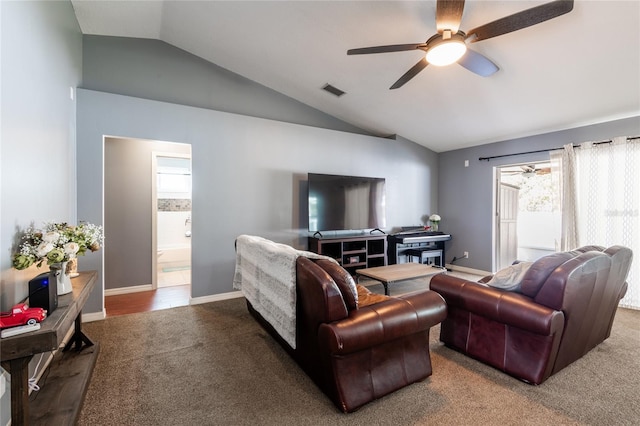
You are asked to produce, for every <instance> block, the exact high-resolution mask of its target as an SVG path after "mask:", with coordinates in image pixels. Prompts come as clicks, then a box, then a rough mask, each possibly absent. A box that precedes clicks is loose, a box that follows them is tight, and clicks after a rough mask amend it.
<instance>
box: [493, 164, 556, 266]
mask: <svg viewBox="0 0 640 426" xmlns="http://www.w3.org/2000/svg"><path fill="white" fill-rule="evenodd" d="M555 191H556V190H555V188H554V186H553V181H552V178H551V164H550V162H548V161H547V162H537V163H526V164H514V165H509V166H502V167H496V206H495V221H496V222H495V228H494V229H495V241H496V251H495V253H494V268H495V269H494V270H496V271H498V270H500V269H503V268H505V267H507V266H509V265H511V264H512V263H513V262H514V261H515V260H520V261H529V262H532V261H535V260H537V259H539V258H540V257H542V256H545V255H547V254H550V253H553V252H555V251H558V250H559V247H560V223H561V212H558V211H554V209H553V198H554V193H555Z"/></svg>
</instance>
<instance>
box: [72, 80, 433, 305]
mask: <svg viewBox="0 0 640 426" xmlns="http://www.w3.org/2000/svg"><path fill="white" fill-rule="evenodd" d="M103 135H112V136H113V135H115V136H126V137H129V138H141V139H151V140H162V141H169V142H181V143H188V144H191V147H192V167H193V176H192V180H193V195H192V196H193V210H192V219H193V224H192V231H193V237H192V265H191V266H192V296H193V297H201V296H207V295H214V294H219V293H226V292H230V291H232V277H233V270H234V263H235V253H234V241H235V238H236V237H237V236H238V235H240V234H243V233H247V234H256V235H261V236H264V237H266V238H270V239H273V240H276V241H280V242H284V243H288V244H292V245H294V246H296V247H304V246H305V244H306V240H305V239H304V238H302V236H305V237H306V226H307V224H306V222H304V221H305V219H304V218H305V214H306V213H304V204H305V200H304V197H306V196H305V195H304V194H305V188H306V187H305V181H306V173H308V172H319V173H334V174H353V175H367V176H381V177H385V178H386V179H387V222H388V225H389V226H400V225H408V224H419V223H420V222H421V217H422V216H423V215H425V214H428V213H429V212H431V211H432V210H435V204H436V198H437V194H436V188H437V180H436V179H437V155H436V154H435V153H433V152H432V151H429V150H427V149H426V148H423V147H421V146H419V145H417V144H414V143H412V142H410V141H407V140H405V139H402V138H398V140H390V139H382V138H376V137H373V136H365V135H357V134H352V133H345V132H339V131H333V130H327V129H319V128H315V127H308V126H301V125H296V124H290V123H282V122H277V121H272V120H265V119H260V118H254V117H247V116H241V115H235V114H229V113H224V112H218V111H211V110H206V109H201V108H194V107H188V106H183V105H176V104H169V103H164V102H157V101H151V100H145V99H140V98H133V97H126V96H120V95H113V94H108V93H102V92H95V91H90V90H78V151H77V154H78V174H79V175H84V174H92V175H95V176H101V175H102V173H103V162H104V158H103V148H104V142H103ZM102 200H103V188H102V182H101V180H100V179H84V180H80V181H79V182H78V216H79V217H80V218H82V219H84V220H88V221H91V222H96V223H103V209H104V205H103V202H102ZM143 227H144V224H141V226H140V228H141V229H143ZM133 228H134V229H135V228H137V227H136V226H133ZM141 235H143V234H141ZM105 237H106V242H105V244H109V235H108V230H105ZM138 237H139V236H138V235H135V236H133V235H132V236H131V238H138ZM141 256H143V257H140V258H135V259H130V260H131V264H132V265H136V263H138V262H143V261H144V259H147V257H144V256H146V255H142V254H141ZM87 260H89V259H85V260H83V262H82V264H83V265H84V268H86V269H96V270H98V271H99V272H100V279H101V280H102V276H103V261H102V258H92V259H90V260H91V262H87ZM102 303H103V291H102V286H101V287H100V288H98V289H96V291H95V292H94V293H93V294H92V295H91V296H90V300H89V302H88V303H87V309H88V310H89V311H90V312H99V311H102V306H103V305H102Z"/></svg>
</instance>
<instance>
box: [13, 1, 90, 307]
mask: <svg viewBox="0 0 640 426" xmlns="http://www.w3.org/2000/svg"><path fill="white" fill-rule="evenodd" d="M1 7H2V25H1V28H2V126H1V129H2V130H1V132H2V133H1V134H2V145H1V147H2V148H1V149H2V156H1V158H2V159H1V170H2V171H1V173H2V174H1V178H0V179H1V180H0V182H1V188H2V189H1V191H0V193H1V200H2V203H1V207H0V215H1V218H2V225H1V228H0V258H1V261H0V262H1V263H0V265H1V268H2V278H1V279H2V281H1V284H0V296H1V297H0V299H2V306H1V308H2V309H3V310H5V309H7V308H9V307H10V306H11V304H12V303H14V302H17V301H20V300H22V299H24V298H25V297H26V296H27V282H28V280H29V279H31V278H33V277H34V276H35V275H37V274H38V273H40V272H42V271H39V270H38V269H36V268H35V267H32V268H29V269H28V270H26V271H16V270H14V269H12V268H11V255H12V252H13V249H14V248H15V243H16V242H19V238H16V237H19V235H18V233H19V231H21V230H24V229H25V228H27V227H28V226H29V225H30V224H31V223H34V224H35V225H36V226H38V227H39V226H42V222H44V221H60V222H65V221H69V222H73V221H74V220H75V177H76V176H75V143H76V140H75V127H76V126H75V121H76V116H75V114H76V103H75V100H71V99H70V96H69V90H70V89H69V88H70V87H73V88H74V90H75V87H76V86H77V85H78V84H79V82H80V78H81V68H80V67H81V63H82V58H81V52H82V36H81V34H80V28H79V26H78V23H77V21H76V19H75V15H74V14H73V9H72V7H71V4H70V3H66V2H65V3H63V2H1Z"/></svg>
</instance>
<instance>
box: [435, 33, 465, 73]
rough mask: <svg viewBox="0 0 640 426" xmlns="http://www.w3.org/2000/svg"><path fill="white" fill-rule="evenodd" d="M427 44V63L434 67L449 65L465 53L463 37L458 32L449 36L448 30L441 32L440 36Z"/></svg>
mask: <svg viewBox="0 0 640 426" xmlns="http://www.w3.org/2000/svg"><path fill="white" fill-rule="evenodd" d="M428 44H429V48H428V50H427V62H429V63H430V64H431V65H436V66H444V65H450V64H452V63H454V62H456V61H457V60H458V59H460V58H461V57H462V55H464V54H465V52H466V51H467V45H466V44H465V43H464V35H463V34H461V33H460V32H458V33H456V34H451V31H450V30H445V31H443V33H442V36H440V35H438V36H437V37H435V38H434V39H433V40H430V43H428Z"/></svg>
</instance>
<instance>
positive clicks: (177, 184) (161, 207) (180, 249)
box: [152, 151, 191, 289]
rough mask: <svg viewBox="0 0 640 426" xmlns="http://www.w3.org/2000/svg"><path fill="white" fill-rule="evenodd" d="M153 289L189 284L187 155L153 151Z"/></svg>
mask: <svg viewBox="0 0 640 426" xmlns="http://www.w3.org/2000/svg"><path fill="white" fill-rule="evenodd" d="M152 179H153V182H154V184H153V191H152V192H153V194H152V195H153V196H152V203H153V220H152V227H153V241H152V246H153V248H154V251H153V252H154V253H155V254H156V255H155V256H154V262H153V268H152V269H153V272H152V274H153V288H154V289H157V288H163V287H174V286H184V285H190V284H191V155H190V154H184V153H170V152H155V151H154V152H153V153H152Z"/></svg>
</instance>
